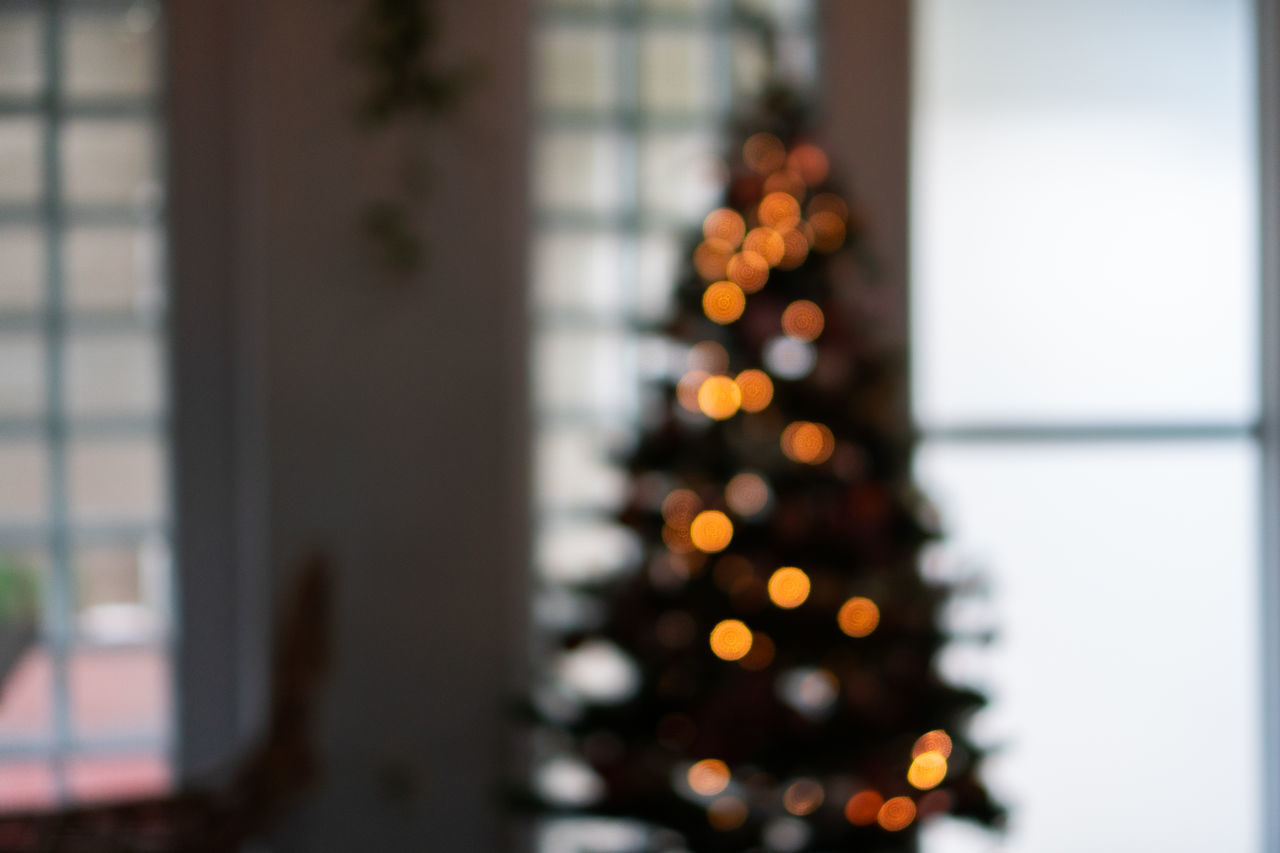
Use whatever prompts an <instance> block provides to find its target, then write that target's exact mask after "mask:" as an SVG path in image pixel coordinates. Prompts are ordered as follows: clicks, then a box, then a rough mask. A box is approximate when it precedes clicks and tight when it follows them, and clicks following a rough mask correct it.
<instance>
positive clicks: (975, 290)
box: [913, 0, 1257, 424]
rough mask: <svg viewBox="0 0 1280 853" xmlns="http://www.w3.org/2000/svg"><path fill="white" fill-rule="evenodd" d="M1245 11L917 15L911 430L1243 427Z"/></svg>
mask: <svg viewBox="0 0 1280 853" xmlns="http://www.w3.org/2000/svg"><path fill="white" fill-rule="evenodd" d="M1249 7H1250V4H1249V3H1247V2H1244V0H1221V2H1203V0H1038V2H1035V3H1028V2H1026V1H1025V0H923V2H921V3H920V4H919V8H920V13H919V17H918V27H919V29H918V33H917V44H918V49H917V57H918V60H917V68H916V82H917V88H916V105H915V122H916V125H915V134H916V135H915V156H916V159H915V172H914V176H913V188H914V211H915V221H914V228H915V232H914V240H915V255H914V269H915V281H914V285H913V287H914V297H915V299H914V306H913V313H914V321H915V330H914V331H915V340H916V358H915V365H916V382H917V385H916V389H915V395H916V408H917V413H918V415H919V417H920V419H921V420H922V421H923V422H924V423H926V424H938V423H946V422H956V421H966V420H968V421H973V420H977V421H988V420H1000V419H1012V420H1025V421H1045V420H1077V421H1078V420H1098V419H1102V420H1108V421H1116V420H1129V421H1141V420H1154V419H1161V418H1176V417H1187V418H1196V419H1206V420H1208V419H1213V420H1218V419H1241V418H1247V417H1250V416H1251V415H1252V414H1253V412H1254V410H1255V404H1254V395H1253V387H1254V385H1255V381H1256V374H1255V372H1254V369H1253V367H1252V360H1253V359H1252V357H1253V354H1254V352H1255V349H1256V341H1255V334H1254V324H1255V318H1256V308H1255V304H1254V296H1253V293H1254V289H1255V282H1254V275H1255V270H1254V262H1253V257H1254V254H1255V251H1256V236H1255V233H1254V226H1253V224H1252V211H1253V204H1254V186H1255V184H1256V180H1257V178H1256V175H1255V173H1254V169H1253V166H1252V163H1251V158H1252V157H1253V150H1252V134H1253V122H1252V118H1251V114H1252V109H1253V104H1254V101H1253V79H1252V72H1251V68H1252V62H1253V59H1252V50H1251V41H1252V35H1251V32H1250V30H1251V27H1250V22H1251V13H1250V11H1249Z"/></svg>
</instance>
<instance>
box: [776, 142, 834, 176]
mask: <svg viewBox="0 0 1280 853" xmlns="http://www.w3.org/2000/svg"><path fill="white" fill-rule="evenodd" d="M787 168H788V169H790V170H791V171H793V172H797V173H798V174H799V175H800V177H801V178H803V179H804V182H805V183H806V184H808V185H809V186H811V187H812V186H817V185H818V184H820V183H822V182H823V181H825V180H826V179H827V174H828V173H829V172H830V171H831V164H830V163H829V162H828V160H827V155H826V153H825V152H824V151H823V150H822V149H821V148H819V147H818V146H816V145H813V144H811V143H808V142H804V143H801V144H800V145H797V146H796V147H795V148H793V149H791V153H790V154H789V155H787Z"/></svg>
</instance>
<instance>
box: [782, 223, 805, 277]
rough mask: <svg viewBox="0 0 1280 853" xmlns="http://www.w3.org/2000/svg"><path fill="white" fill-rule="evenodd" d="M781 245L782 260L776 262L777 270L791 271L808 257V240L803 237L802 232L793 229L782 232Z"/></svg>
mask: <svg viewBox="0 0 1280 853" xmlns="http://www.w3.org/2000/svg"><path fill="white" fill-rule="evenodd" d="M782 243H783V246H784V250H783V253H782V260H781V261H779V262H778V267H779V268H781V269H784V270H793V269H795V268H796V267H798V266H800V265H801V264H802V263H804V259H805V258H807V257H809V238H808V237H806V236H805V235H804V232H803V231H799V230H797V229H794V228H792V229H789V230H787V231H783V232H782Z"/></svg>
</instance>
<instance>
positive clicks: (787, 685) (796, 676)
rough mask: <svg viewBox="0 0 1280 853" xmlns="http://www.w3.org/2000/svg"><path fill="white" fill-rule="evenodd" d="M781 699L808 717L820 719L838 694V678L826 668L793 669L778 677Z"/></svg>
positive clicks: (829, 708)
mask: <svg viewBox="0 0 1280 853" xmlns="http://www.w3.org/2000/svg"><path fill="white" fill-rule="evenodd" d="M777 693H778V696H779V697H780V698H781V699H782V701H784V702H786V703H787V704H788V705H790V706H791V707H792V708H794V709H795V710H796V711H798V712H799V713H801V714H802V715H804V716H806V717H809V718H810V719H821V718H822V717H824V716H825V715H826V714H827V713H828V712H830V711H831V710H832V708H833V707H834V706H835V702H836V699H838V698H839V696H840V680H839V679H837V678H836V677H835V675H834V674H832V672H831V671H830V670H828V669H795V670H792V671H790V672H788V673H786V674H785V675H784V676H783V677H781V678H779V679H778V683H777Z"/></svg>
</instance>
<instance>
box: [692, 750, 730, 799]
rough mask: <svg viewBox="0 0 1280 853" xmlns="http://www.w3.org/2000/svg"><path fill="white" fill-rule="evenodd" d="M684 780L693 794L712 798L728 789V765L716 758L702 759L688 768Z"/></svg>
mask: <svg viewBox="0 0 1280 853" xmlns="http://www.w3.org/2000/svg"><path fill="white" fill-rule="evenodd" d="M686 778H687V780H688V782H689V787H690V788H691V789H693V792H694V793H695V794H698V795H700V796H703V797H714V796H715V795H716V794H719V793H721V792H722V791H724V789H725V788H728V787H729V778H730V777H729V765H727V764H725V763H724V762H723V761H721V760H720V759H718V758H704V759H702V760H701V761H698V762H695V763H694V765H693V766H692V767H690V768H689V772H688V773H687V774H686Z"/></svg>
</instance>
